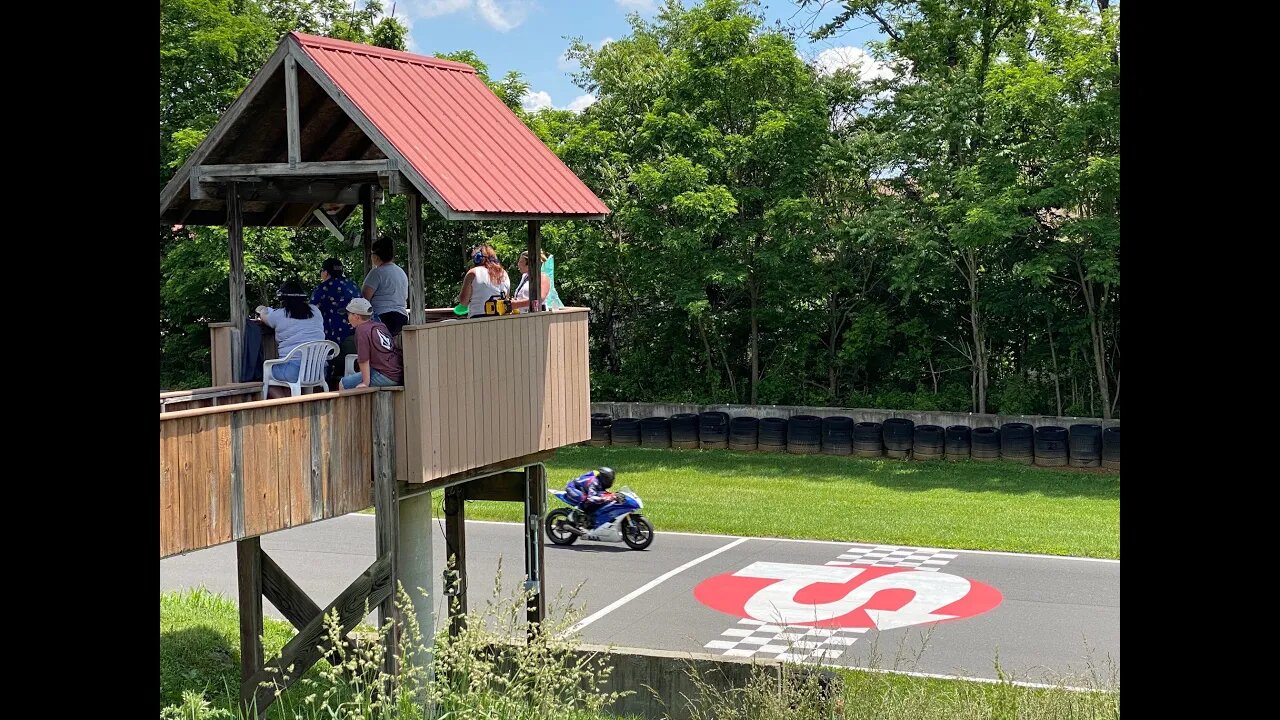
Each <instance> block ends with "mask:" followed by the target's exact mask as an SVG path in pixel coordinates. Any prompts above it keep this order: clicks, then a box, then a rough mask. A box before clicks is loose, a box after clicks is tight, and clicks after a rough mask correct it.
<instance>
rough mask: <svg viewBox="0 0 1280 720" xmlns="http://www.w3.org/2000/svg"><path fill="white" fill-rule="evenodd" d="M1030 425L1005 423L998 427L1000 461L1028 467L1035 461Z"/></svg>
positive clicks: (1032, 430) (1033, 429)
mask: <svg viewBox="0 0 1280 720" xmlns="http://www.w3.org/2000/svg"><path fill="white" fill-rule="evenodd" d="M1034 431H1035V428H1033V427H1032V426H1031V424H1030V423H1005V424H1004V425H1001V426H1000V459H1001V460H1010V461H1012V462H1016V463H1021V464H1023V465H1030V464H1031V463H1032V462H1034V461H1035V450H1034V449H1033V448H1034V442H1033V440H1032V433H1033V432H1034Z"/></svg>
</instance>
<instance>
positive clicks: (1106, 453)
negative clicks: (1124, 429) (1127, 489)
mask: <svg viewBox="0 0 1280 720" xmlns="http://www.w3.org/2000/svg"><path fill="white" fill-rule="evenodd" d="M1102 467H1104V468H1109V469H1111V470H1119V469H1120V426H1119V425H1116V426H1114V427H1109V428H1107V429H1105V430H1103V431H1102Z"/></svg>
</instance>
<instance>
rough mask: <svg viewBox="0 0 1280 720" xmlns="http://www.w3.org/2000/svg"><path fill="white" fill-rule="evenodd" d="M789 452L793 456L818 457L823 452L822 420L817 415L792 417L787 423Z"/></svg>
mask: <svg viewBox="0 0 1280 720" xmlns="http://www.w3.org/2000/svg"><path fill="white" fill-rule="evenodd" d="M787 452H789V453H791V454H792V455H817V454H818V453H820V452H822V418H820V417H818V416H817V415H792V416H791V419H790V420H788V421H787Z"/></svg>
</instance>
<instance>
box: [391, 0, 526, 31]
mask: <svg viewBox="0 0 1280 720" xmlns="http://www.w3.org/2000/svg"><path fill="white" fill-rule="evenodd" d="M405 4H406V5H407V6H408V7H407V9H406V11H405V12H406V13H407V14H410V15H416V16H418V17H421V18H432V17H437V16H440V15H451V14H453V13H456V12H462V11H463V10H474V11H475V12H476V13H477V14H478V15H479V16H480V19H481V20H483V21H484V22H485V24H487V25H488V26H489V27H491V28H493V29H494V30H497V31H498V32H507V31H508V30H511V29H514V28H517V27H519V26H520V23H523V22H524V20H525V18H526V17H527V16H528V15H529V9H530V8H531V7H532V2H531V1H530V0H507V1H506V2H499V0H411V1H410V2H406V3H405Z"/></svg>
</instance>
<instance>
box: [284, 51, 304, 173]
mask: <svg viewBox="0 0 1280 720" xmlns="http://www.w3.org/2000/svg"><path fill="white" fill-rule="evenodd" d="M284 104H285V128H286V130H285V132H286V134H287V135H288V137H289V167H295V168H296V167H297V166H298V163H299V162H301V161H302V147H301V145H302V143H301V132H300V121H299V119H298V61H297V60H295V59H294V58H293V56H292V55H290V56H289V57H287V58H285V59H284Z"/></svg>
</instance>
